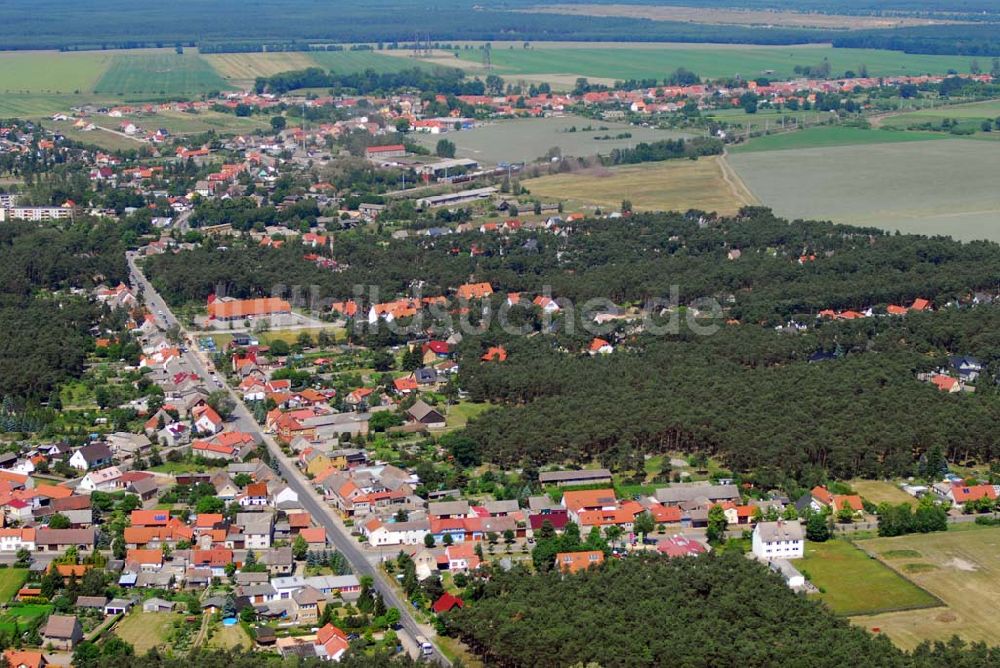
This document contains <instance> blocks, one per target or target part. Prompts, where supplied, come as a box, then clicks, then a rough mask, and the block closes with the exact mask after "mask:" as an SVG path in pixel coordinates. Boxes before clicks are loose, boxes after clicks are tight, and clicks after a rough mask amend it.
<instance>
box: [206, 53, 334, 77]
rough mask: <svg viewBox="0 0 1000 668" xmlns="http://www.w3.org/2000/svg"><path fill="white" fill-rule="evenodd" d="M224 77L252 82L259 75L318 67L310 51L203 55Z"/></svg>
mask: <svg viewBox="0 0 1000 668" xmlns="http://www.w3.org/2000/svg"><path fill="white" fill-rule="evenodd" d="M202 58H204V59H205V62H207V63H208V64H209V65H211V66H212V67H213V68H215V71H216V72H218V73H219V76H221V77H222V78H223V79H225V80H227V81H230V82H233V83H239V84H252V83H253V81H254V79H256V78H257V77H268V76H271V75H272V74H278V73H279V72H289V71H291V70H304V69H306V68H307V67H316V61H314V60H313V59H312V58H310V57H309V54H308V53H302V52H297V51H288V52H280V53H279V52H275V53H210V54H206V55H204V56H202Z"/></svg>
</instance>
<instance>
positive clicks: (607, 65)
mask: <svg viewBox="0 0 1000 668" xmlns="http://www.w3.org/2000/svg"><path fill="white" fill-rule="evenodd" d="M510 46H511V47H514V45H510ZM459 58H460V59H462V60H465V61H467V62H471V63H480V62H481V61H482V51H481V50H479V49H470V50H465V49H463V50H461V51H459ZM491 59H492V62H493V67H494V69H496V71H497V73H498V74H500V75H501V76H504V77H505V78H507V79H512V80H516V79H517V76H518V75H545V74H562V75H570V74H572V75H576V76H582V77H604V78H613V79H629V78H655V79H660V80H662V79H663V78H664V77H666V76H667V75H668V74H670V72H672V71H674V70H675V69H677V68H678V67H684V68H687V69H689V70H691V71H693V72H696V73H697V74H698V75H700V76H702V77H708V78H718V77H730V76H734V75H736V74H740V75H742V76H744V77H756V76H761V75H765V74H766V75H767V76H771V77H775V78H791V77H792V76H794V72H793V68H794V67H795V66H796V65H819V64H820V63H822V62H823V60H824V59H826V60H828V61H829V63H830V68H831V70H832V71H833V72H835V73H840V72H844V71H846V70H855V71H857V70H858V69H859V68H860V66H861V65H865V66H866V67H867V68H868V71H869V73H870V74H871V75H872V76H891V75H902V74H926V73H935V74H945V73H947V72H948V70H949V69H954V70H956V71H958V72H968V70H969V63H970V59H969V58H967V57H964V56H927V55H918V54H907V53H903V52H901V51H883V50H877V49H834V48H833V47H831V46H779V47H772V46H750V45H742V44H741V45H728V46H724V45H718V44H700V45H691V44H656V45H649V44H633V45H621V44H618V45H601V46H593V45H590V46H583V47H575V46H572V45H566V46H560V47H558V48H552V47H543V46H539V45H534V46H532V47H531V48H528V49H525V48H523V43H522V44H519V45H518V46H516V47H514V48H507V46H506V45H503V46H501V45H499V44H493V48H492V54H491ZM436 60H437V62H440V60H441V59H440V57H439V58H437V59H436Z"/></svg>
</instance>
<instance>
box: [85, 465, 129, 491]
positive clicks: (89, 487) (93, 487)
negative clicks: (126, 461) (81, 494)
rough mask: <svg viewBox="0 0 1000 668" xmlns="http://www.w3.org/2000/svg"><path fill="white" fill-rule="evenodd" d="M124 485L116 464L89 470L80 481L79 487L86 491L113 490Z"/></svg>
mask: <svg viewBox="0 0 1000 668" xmlns="http://www.w3.org/2000/svg"><path fill="white" fill-rule="evenodd" d="M124 486H125V485H124V483H122V472H121V471H120V470H118V467H117V466H109V467H108V468H106V469H100V470H99V471H91V472H89V473H88V474H87V475H85V476H83V480H81V481H80V489H81V490H83V491H86V492H113V491H115V490H118V489H121V488H122V487H124Z"/></svg>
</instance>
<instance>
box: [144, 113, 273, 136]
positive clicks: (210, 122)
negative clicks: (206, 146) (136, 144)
mask: <svg viewBox="0 0 1000 668" xmlns="http://www.w3.org/2000/svg"><path fill="white" fill-rule="evenodd" d="M135 122H136V123H137V124H138V125H140V126H142V127H145V128H148V129H155V128H166V129H167V130H169V131H170V132H171V133H173V134H181V135H183V134H196V133H200V132H207V131H208V130H215V131H216V132H218V133H225V134H236V133H245V132H252V131H253V130H257V129H259V128H264V127H268V128H270V127H271V123H270V119H269V118H268V117H267V116H251V117H239V116H236V115H234V114H222V113H218V112H215V111H200V112H198V113H197V114H192V113H187V112H183V111H160V112H157V113H156V114H154V115H151V116H148V117H145V118H139V119H138V120H136V121H135Z"/></svg>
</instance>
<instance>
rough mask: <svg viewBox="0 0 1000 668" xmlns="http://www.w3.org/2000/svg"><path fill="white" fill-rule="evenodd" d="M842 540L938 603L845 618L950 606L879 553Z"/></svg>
mask: <svg viewBox="0 0 1000 668" xmlns="http://www.w3.org/2000/svg"><path fill="white" fill-rule="evenodd" d="M945 533H947V532H945ZM841 540H845V541H847V542H848V543H850V544H851V545H852V546H853V547H854V548H856V549H858V550H861V551H862V552H864V553H865V556H867V557H868V558H869V559H874V560H875V561H877V562H879V563H880V564H882V565H883V566H885V567H886V568H888V569H889V570H890V571H892V572H893V573H895V574H896V575H898V576H899V577H901V578H903V579H904V580H906V581H907V582H909V583H910V584H911V585H913V586H914V587H916V588H917V589H919V590H920V591H922V592H924V593H925V594H927V595H928V596H930V597H931V598H932V599H934V600H935V601H937V603H936V604H932V605H904V606H898V607H895V608H886V609H885V610H879V611H878V612H859V613H855V614H845V615H843V616H844V617H873V616H875V615H884V614H887V613H890V612H909V611H911V610H929V609H931V608H947V607H948V604H947V603H945V602H944V601H942V600H941V599H940V598H938V596H937V595H936V594H934V593H933V592H931V591H929V590H928V589H927V588H926V587H923V586H921V585H920V584H918V583H916V582H914V581H913V580H912V579H910V578H908V577H906V575H905V574H904V573H903V572H902V571H900V570H899V569H898V568H894V567H893V566H891V565H890V564H889V562H888V561H886V560H885V559H882V558H880V557H879V556H878V553H872V552H870V551H869V550H866V549H865V548H863V547H862V546H860V545H858V543H857V542H856V541H854V540H852V539H850V538H843V539H841Z"/></svg>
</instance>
